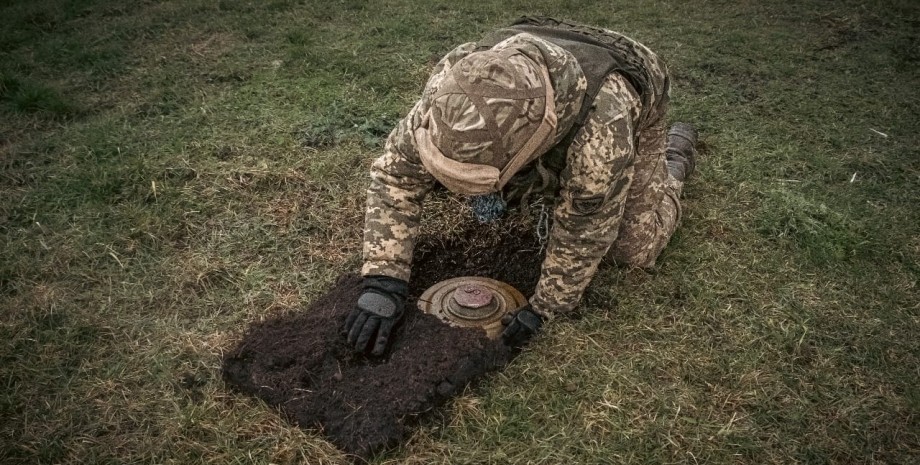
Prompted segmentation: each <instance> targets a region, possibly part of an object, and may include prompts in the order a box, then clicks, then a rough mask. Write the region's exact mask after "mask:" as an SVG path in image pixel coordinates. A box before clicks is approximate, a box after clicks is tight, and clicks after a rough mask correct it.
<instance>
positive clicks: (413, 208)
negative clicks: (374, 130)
mask: <svg viewBox="0 0 920 465" xmlns="http://www.w3.org/2000/svg"><path fill="white" fill-rule="evenodd" d="M605 32H606V33H609V34H615V33H612V32H610V31H605ZM624 39H625V38H624ZM625 40H628V41H629V44H630V46H631V47H634V52H635V51H638V54H639V55H641V57H640V58H641V60H642V61H643V63H644V64H645V66H647V67H648V68H649V69H650V73H649V74H650V75H651V76H653V79H655V80H656V82H657V83H658V85H657V86H655V87H656V89H657V91H655V92H652V93H651V95H639V94H638V93H637V92H636V90H635V88H634V86H633V85H632V84H631V83H630V82H629V81H628V80H627V79H626V78H624V77H623V76H622V75H621V74H619V73H611V74H609V75H607V76H606V78H605V79H604V80H603V83H602V85H601V86H600V90H599V92H598V93H597V96H596V97H595V99H594V102H593V108H592V109H591V111H590V113H588V115H587V118H586V120H584V123H583V124H582V125H581V127H580V128H579V127H578V126H576V119H577V118H578V113H579V111H580V110H581V108H582V99H583V98H585V97H584V96H585V90H586V87H587V83H586V80H585V75H584V73H583V72H582V69H581V67H580V66H579V64H578V61H577V60H576V59H575V57H574V56H573V55H572V54H571V53H569V52H568V51H567V50H565V49H563V48H561V47H559V46H557V45H555V44H553V43H551V42H549V41H547V40H544V39H542V38H540V37H537V36H535V35H531V34H527V33H521V34H517V35H513V36H511V37H510V38H508V39H505V40H503V41H501V42H499V43H498V44H497V45H495V46H494V47H493V50H502V49H504V48H509V47H515V48H518V49H520V50H522V51H523V52H524V53H525V54H526V55H527V56H528V57H530V58H531V59H533V60H534V61H536V62H537V63H538V64H541V65H544V66H546V67H547V69H548V70H549V77H550V81H551V83H552V86H553V89H554V91H555V96H554V102H555V105H556V114H557V117H558V126H557V132H556V134H555V138H554V142H555V143H560V142H562V141H563V139H564V138H566V136H567V135H568V134H569V132H570V130H572V128H573V127H575V128H576V129H575V131H576V132H575V133H574V139H573V140H572V141H571V143H570V144H568V145H567V146H566V147H565V151H564V153H563V157H564V163H563V164H561V165H563V166H556V167H554V169H553V170H554V171H555V172H556V174H557V175H558V181H559V190H558V195H557V199H558V200H557V202H556V206H555V209H554V216H553V227H552V229H551V232H550V238H549V242H548V245H547V252H546V257H545V259H544V262H543V266H542V271H541V276H540V281H539V283H538V284H537V287H536V290H535V291H534V294H533V296H532V297H531V298H530V303H531V304H532V306H533V308H534V310H535V311H536V312H537V313H540V314H542V315H543V316H545V317H550V318H551V317H553V316H554V314H559V313H565V312H568V311H571V310H572V309H573V308H574V307H575V306H576V305H577V304H578V302H579V300H580V299H581V296H582V294H583V292H584V290H585V288H586V287H587V285H588V284H589V282H590V280H591V278H592V277H593V275H594V273H595V271H596V270H597V266H598V264H599V263H600V261H601V259H602V258H603V257H604V256H605V254H607V255H608V257H610V258H611V259H613V260H616V261H617V262H619V263H623V264H627V265H631V266H638V267H649V266H652V265H654V263H655V259H656V258H657V256H658V254H659V253H660V252H661V250H662V249H663V248H664V246H665V245H666V244H667V242H668V240H669V238H670V237H671V234H672V233H673V232H674V229H675V228H676V226H677V223H678V221H679V219H680V204H679V201H678V199H679V196H680V190H681V186H682V183H681V182H679V181H677V180H676V179H674V178H673V177H670V176H669V175H668V171H667V167H666V164H665V157H664V149H665V143H666V128H665V126H664V124H665V122H664V114H665V112H666V110H667V100H668V95H667V71H666V69H665V67H664V65H663V64H662V63H661V62H660V61H659V60H658V58H657V57H656V56H655V55H654V54H653V53H652V52H651V51H649V50H648V49H647V48H645V47H644V46H642V45H640V44H638V43H635V42H633V41H631V40H629V39H625ZM476 49H477V44H476V43H467V44H463V45H461V46H459V47H457V48H456V49H454V50H453V51H451V52H450V53H449V54H448V55H447V56H445V57H444V58H443V59H442V60H441V61H440V62H439V63H438V64H437V65H436V66H435V69H434V71H433V74H432V76H431V78H430V79H429V81H428V83H427V85H426V88H425V92H424V93H423V95H422V98H421V99H420V100H419V101H418V102H417V103H416V104H415V106H414V107H413V108H412V110H410V112H409V114H408V115H407V116H406V117H405V118H403V119H402V121H400V123H399V125H398V126H397V127H396V128H395V129H394V130H393V132H392V133H391V134H390V136H389V138H388V140H387V143H386V147H385V152H384V154H383V156H381V157H380V158H378V159H377V160H376V161H375V162H374V164H373V166H372V168H371V183H370V187H369V189H368V197H367V212H366V217H365V232H364V266H363V268H362V273H363V274H364V275H386V276H391V277H395V278H399V279H403V280H407V281H408V280H409V273H410V268H411V262H412V251H413V248H414V245H415V240H416V237H417V235H418V230H419V218H420V214H421V208H422V207H421V205H422V201H423V199H424V197H425V195H426V194H427V193H428V192H429V190H430V189H431V188H432V187H433V185H434V184H435V179H434V178H433V177H432V175H431V174H430V173H428V172H427V171H426V170H425V168H424V166H422V163H421V162H420V156H419V152H418V148H417V146H416V141H415V138H414V137H413V136H412V134H413V130H414V129H415V128H416V127H418V125H419V124H420V123H421V121H422V118H423V117H424V115H425V114H426V113H427V112H428V110H429V107H430V106H431V101H430V99H431V96H432V95H434V93H435V92H436V91H437V89H438V86H439V83H440V82H441V81H442V80H443V79H444V76H445V68H447V67H448V66H447V65H451V66H452V65H453V63H456V62H457V61H458V60H460V59H461V58H462V57H464V56H466V55H468V54H469V53H471V52H473V51H475V50H476ZM662 83H663V85H662ZM549 157H550V153H549V152H548V153H547V154H545V155H544V156H543V157H542V158H547V159H548V158H549ZM542 158H541V160H538V162H537V163H535V164H534V165H536V164H541V166H543V162H544V160H543V159H542ZM533 169H535V168H534V167H531V170H533ZM518 178H520V179H532V178H533V177H532V176H530V177H528V176H527V173H522V174H520V175H518V176H515V178H514V179H513V180H512V182H511V183H509V185H508V186H506V187H505V189H504V191H505V193H506V194H509V192H510V191H517V192H520V191H521V190H522V189H520V182H515V179H518ZM524 190H528V191H529V190H531V189H524Z"/></svg>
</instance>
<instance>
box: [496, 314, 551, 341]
mask: <svg viewBox="0 0 920 465" xmlns="http://www.w3.org/2000/svg"><path fill="white" fill-rule="evenodd" d="M502 324H504V325H505V326H506V327H505V330H504V331H502V340H503V341H505V344H507V345H509V346H511V347H519V346H521V345H522V344H524V343H525V342H527V340H528V339H530V338H531V337H533V335H534V334H537V332H538V331H540V327H541V326H543V317H542V316H540V315H539V314H537V313H535V312H534V311H533V309H532V308H531V307H530V305H526V306H524V307H521V309H520V310H518V311H517V312H515V313H509V314H507V315H505V316H504V317H503V318H502Z"/></svg>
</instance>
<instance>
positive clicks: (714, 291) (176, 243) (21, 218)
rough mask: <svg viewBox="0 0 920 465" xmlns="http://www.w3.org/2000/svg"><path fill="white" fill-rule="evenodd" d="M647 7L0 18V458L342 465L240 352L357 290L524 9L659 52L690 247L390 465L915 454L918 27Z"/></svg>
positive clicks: (608, 275)
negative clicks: (386, 143)
mask: <svg viewBox="0 0 920 465" xmlns="http://www.w3.org/2000/svg"><path fill="white" fill-rule="evenodd" d="M636 3H637V2H614V3H610V2H574V1H571V2H549V1H540V2H522V1H511V2H470V3H463V2H443V1H435V2H409V1H404V2H397V1H386V2H368V1H360V0H346V1H340V2H332V3H329V2H313V1H284V0H277V1H271V2H249V1H236V0H222V1H220V2H212V1H203V0H193V1H184V2H179V1H172V2H128V1H120V0H107V1H103V0H95V1H94V0H71V1H64V0H44V1H36V2H26V1H10V2H4V3H3V4H2V6H0V387H2V389H0V462H3V463H49V464H50V463H266V464H267V463H338V462H340V461H341V460H342V457H341V456H340V455H339V453H338V452H336V451H335V449H334V448H332V447H331V446H330V445H328V444H327V443H325V442H324V441H323V440H322V439H321V436H320V435H319V434H317V433H315V432H309V431H307V432H305V431H301V430H299V429H297V428H295V427H292V426H291V425H288V424H287V423H285V422H284V421H283V420H281V419H280V418H279V416H278V415H277V414H276V412H274V411H273V410H272V409H270V408H267V407H265V406H264V405H262V404H260V403H259V402H257V401H255V400H253V399H250V398H247V397H244V396H240V395H237V394H233V393H230V392H228V390H227V389H226V387H225V386H224V385H223V383H222V381H221V380H220V375H219V366H220V358H221V355H222V353H223V352H224V351H226V350H228V349H229V348H231V347H232V346H233V344H234V343H235V342H236V341H237V340H238V338H239V336H240V334H241V332H242V331H243V330H244V329H245V328H246V327H247V325H248V324H249V323H251V322H253V321H258V320H259V319H262V318H265V317H266V316H268V315H271V314H275V313H278V312H284V311H289V310H296V309H301V308H303V307H304V306H305V305H306V304H307V303H309V301H310V300H311V299H313V298H314V297H316V296H317V295H319V294H320V293H322V291H323V289H324V288H326V287H327V286H329V285H330V283H331V282H332V281H333V280H334V279H335V277H336V276H337V275H338V274H339V273H341V272H344V271H349V270H355V269H356V268H357V267H358V266H359V263H360V240H361V227H362V225H361V221H362V217H363V203H364V189H365V183H366V176H367V168H368V167H369V164H370V161H371V160H372V159H373V158H374V157H375V156H377V155H378V154H379V153H380V144H381V142H382V139H383V138H384V137H385V135H386V133H387V132H388V131H389V128H390V127H391V126H392V125H393V124H395V122H396V121H398V119H399V118H400V117H401V115H402V114H404V113H405V112H406V111H407V110H408V109H409V108H410V106H411V105H412V103H413V102H414V100H415V99H416V98H417V96H418V94H419V92H420V90H421V88H422V86H423V85H424V81H425V79H426V77H427V73H428V69H429V67H430V66H431V64H432V63H433V62H434V61H435V60H436V59H437V58H438V57H439V56H440V55H442V54H443V53H445V52H446V51H448V50H450V48H451V47H453V46H454V45H456V44H458V43H461V42H464V41H470V40H475V39H476V38H477V37H478V36H479V35H480V34H481V33H483V32H484V31H486V30H488V29H490V28H492V27H496V26H499V25H502V24H505V23H507V22H508V21H510V20H511V19H513V18H515V17H516V16H518V15H520V14H523V13H528V12H530V13H540V14H551V15H558V16H565V17H569V18H571V19H574V20H580V21H583V22H589V23H594V24H598V25H601V26H605V27H609V28H612V29H616V30H619V31H622V32H625V33H628V34H630V35H632V36H634V37H636V38H638V39H639V40H641V41H643V42H644V43H646V44H647V45H649V46H650V47H651V48H653V49H654V50H656V51H658V52H659V53H660V54H661V55H662V56H663V57H664V58H665V59H666V61H667V63H668V64H669V66H670V68H671V71H672V74H673V77H674V93H673V95H672V101H673V112H672V115H671V119H672V120H685V121H690V122H693V123H695V124H697V125H698V126H699V127H700V129H701V132H702V134H703V139H704V141H705V144H706V147H707V148H706V151H705V158H704V159H703V160H702V161H701V162H700V164H699V167H698V171H697V174H696V177H695V178H694V179H693V180H692V181H691V182H690V183H689V185H688V186H687V188H686V189H685V196H686V202H685V220H684V224H683V225H682V227H681V228H680V229H679V231H678V233H677V234H676V235H675V237H674V239H673V240H672V242H671V244H670V246H669V248H668V249H667V250H666V251H665V253H664V255H663V256H662V258H661V259H660V260H659V265H658V267H657V269H656V270H653V271H652V272H642V271H636V270H633V271H627V270H619V269H612V268H605V269H602V270H601V271H600V272H599V273H598V275H597V277H596V279H595V282H594V284H593V285H592V287H591V288H590V290H589V291H588V293H587V295H586V297H585V303H584V305H583V306H582V311H581V317H580V318H577V319H571V320H563V321H558V322H554V324H553V325H552V326H551V327H550V328H548V330H547V332H546V334H545V336H543V337H541V338H540V340H539V342H538V343H536V344H534V345H532V346H531V347H530V348H529V349H528V350H527V351H526V352H525V353H524V354H522V356H521V357H519V358H518V359H516V360H515V362H514V363H513V364H512V366H510V367H509V368H508V369H507V370H506V371H505V372H503V373H501V374H497V375H496V376H494V377H492V378H490V379H489V380H487V381H486V382H485V383H484V384H483V385H482V386H481V387H479V388H477V389H473V390H470V391H468V392H467V393H465V394H464V395H463V396H461V397H460V398H458V399H457V400H456V401H455V402H453V403H452V404H451V405H450V406H449V407H448V411H449V414H448V415H447V416H446V417H445V419H443V420H437V421H430V422H428V423H426V424H425V425H424V427H423V428H422V429H421V430H420V431H419V432H418V433H417V434H416V435H415V436H414V437H413V438H412V439H411V440H410V441H409V442H408V443H407V444H406V445H404V446H403V447H401V448H399V449H397V450H395V451H391V452H389V453H387V454H384V455H383V456H382V457H378V458H377V459H376V462H377V463H485V462H489V461H492V462H495V463H507V462H511V463H561V462H568V463H611V462H612V463H620V462H626V463H678V462H679V463H795V462H801V463H840V464H849V463H905V464H906V463H915V462H917V461H920V437H918V436H920V420H918V418H920V416H918V415H920V389H918V388H917V382H916V380H917V379H918V375H920V372H918V370H920V369H918V367H920V338H918V334H920V304H918V302H920V288H918V284H917V283H918V278H920V232H918V231H920V215H918V214H917V204H918V203H920V168H918V166H920V165H918V161H920V151H918V149H917V147H918V146H920V137H918V136H917V134H918V132H920V123H918V119H917V116H916V115H918V114H920V94H918V91H917V85H918V83H920V75H918V70H920V66H918V65H920V41H918V39H917V37H918V36H920V23H918V18H920V8H918V6H917V5H916V2H911V1H907V0H904V1H873V2H868V3H867V2H855V1H844V2H826V1H818V0H809V1H800V2H780V1H769V2H741V3H738V2H720V1H699V2H690V3H688V2H683V3H680V2H670V3H662V2H653V3H640V4H636ZM879 133H882V134H884V135H882V134H879ZM443 205H450V204H449V203H444V202H442V203H436V204H435V207H434V209H435V210H437V209H438V208H443V207H442V206H443ZM434 213H437V212H434Z"/></svg>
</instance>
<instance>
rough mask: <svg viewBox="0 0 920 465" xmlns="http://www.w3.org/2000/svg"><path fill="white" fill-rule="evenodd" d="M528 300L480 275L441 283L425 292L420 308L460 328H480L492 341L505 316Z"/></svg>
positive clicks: (519, 292)
mask: <svg viewBox="0 0 920 465" xmlns="http://www.w3.org/2000/svg"><path fill="white" fill-rule="evenodd" d="M526 303H527V299H526V298H525V297H524V294H521V291H519V290H517V289H515V288H514V287H513V286H511V285H510V284H506V283H503V282H501V281H496V280H494V279H489V278H483V277H478V276H464V277H460V278H451V279H448V280H445V281H441V282H439V283H437V284H435V285H434V286H431V287H429V288H428V290H426V291H425V292H424V293H422V296H421V297H419V299H418V308H419V310H421V311H422V312H423V313H427V314H429V315H434V316H436V317H438V319H440V320H441V321H443V322H445V323H447V324H449V325H451V326H458V327H461V328H481V329H482V330H483V331H485V332H486V336H487V337H489V338H490V339H496V338H498V337H499V336H501V333H502V328H503V327H502V322H501V320H502V317H503V316H505V315H506V314H508V313H511V312H513V311H515V310H517V309H518V308H521V307H522V306H524V304H526Z"/></svg>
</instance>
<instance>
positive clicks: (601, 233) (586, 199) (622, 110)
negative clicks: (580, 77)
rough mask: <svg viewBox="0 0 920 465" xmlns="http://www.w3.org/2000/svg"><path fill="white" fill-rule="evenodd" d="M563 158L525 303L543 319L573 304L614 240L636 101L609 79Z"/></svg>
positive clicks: (629, 175)
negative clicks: (534, 280)
mask: <svg viewBox="0 0 920 465" xmlns="http://www.w3.org/2000/svg"><path fill="white" fill-rule="evenodd" d="M594 106H595V108H594V110H593V111H592V114H591V115H590V117H589V119H588V121H587V122H586V123H585V125H584V127H583V128H582V129H581V130H580V131H579V132H578V134H577V135H576V137H575V140H574V141H573V142H572V145H571V146H570V147H569V152H568V154H567V163H566V169H565V170H564V171H563V173H562V175H561V177H560V181H561V190H560V196H559V200H558V201H557V204H556V207H555V211H554V216H553V227H552V231H551V233H550V237H549V242H548V244H547V251H546V258H545V259H544V261H543V267H542V269H541V272H540V281H539V282H538V284H537V288H536V290H535V292H534V295H533V297H531V299H530V303H531V305H532V306H533V308H534V310H535V311H536V312H537V313H539V314H541V315H543V316H545V317H548V318H552V317H553V316H555V315H557V314H562V313H566V312H569V311H571V310H572V309H574V308H575V306H577V305H578V303H579V301H580V300H581V296H582V294H583V293H584V290H585V288H586V287H587V286H588V284H589V283H590V282H591V278H592V277H593V276H594V273H595V271H596V270H597V266H598V264H599V263H600V261H601V259H602V258H603V256H604V254H605V253H606V252H607V249H609V248H610V246H611V244H613V242H614V241H615V240H616V237H617V231H618V228H619V224H620V219H621V218H622V216H623V209H624V206H625V203H626V195H627V193H628V191H629V184H630V182H631V180H632V160H633V158H634V154H635V133H634V131H635V124H634V123H635V119H636V118H637V117H638V99H637V96H636V94H635V92H634V91H633V90H632V89H631V88H630V87H629V86H628V84H626V82H625V81H624V80H623V79H622V78H620V77H618V76H616V75H613V76H611V77H609V78H608V79H607V81H605V83H604V85H603V87H602V88H601V91H600V93H599V94H598V96H597V98H596V99H595V101H594Z"/></svg>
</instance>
